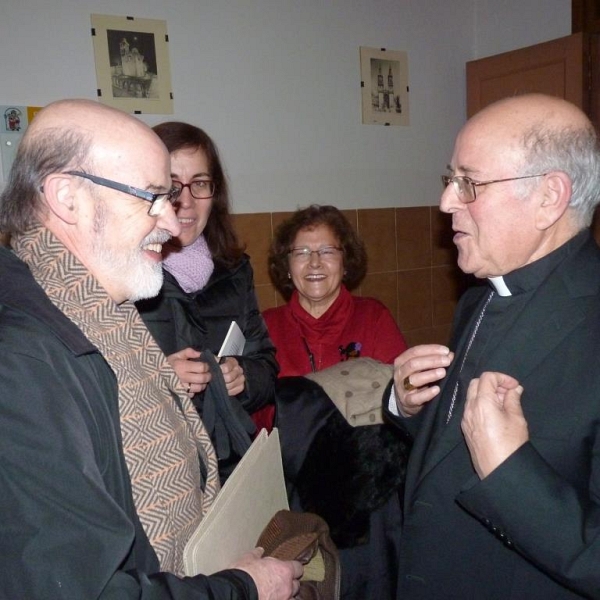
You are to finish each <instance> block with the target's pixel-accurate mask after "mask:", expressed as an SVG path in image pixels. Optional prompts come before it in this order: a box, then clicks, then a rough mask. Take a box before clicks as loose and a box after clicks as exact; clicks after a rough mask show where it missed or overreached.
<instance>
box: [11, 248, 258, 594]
mask: <svg viewBox="0 0 600 600" xmlns="http://www.w3.org/2000/svg"><path fill="white" fill-rule="evenodd" d="M0 356H1V357H2V360H0V415H1V416H2V417H1V418H0V456H1V457H2V460H1V461H0V490H1V491H0V556H2V577H1V578H0V596H1V597H2V598H11V599H12V598H27V600H37V599H39V600H47V599H50V598H61V599H63V600H82V599H83V598H85V599H86V600H87V599H89V600H92V599H105V598H106V599H108V598H111V599H112V598H117V597H118V598H123V599H124V600H125V599H127V598H131V599H133V598H135V599H137V600H192V599H205V600H208V599H209V598H210V599H211V600H232V599H244V600H245V599H248V600H254V599H255V598H256V597H257V594H256V588H255V586H254V584H253V582H252V580H251V579H250V578H249V577H248V576H247V575H246V574H245V573H243V572H241V571H224V572H222V573H220V574H217V575H213V576H211V577H203V576H198V577H194V578H187V579H185V580H184V579H178V578H177V577H175V576H174V575H171V574H169V573H159V572H158V570H159V565H158V560H157V557H156V554H155V552H154V550H153V548H152V546H151V545H150V543H149V542H148V539H147V537H146V535H145V533H144V530H143V529H142V527H141V525H140V523H139V520H138V518H137V514H136V511H135V506H134V502H133V497H132V493H131V484H130V480H129V474H128V471H127V467H126V464H125V459H124V456H123V451H122V445H121V431H120V425H119V402H118V390H117V381H116V378H115V376H114V373H113V372H112V370H111V368H110V367H109V365H108V363H107V362H106V361H105V360H104V358H103V357H102V355H101V354H100V353H99V352H98V350H97V349H96V348H95V347H94V346H93V345H92V344H91V343H90V342H89V341H88V340H87V338H86V337H85V336H84V335H83V334H82V332H81V331H80V330H79V329H78V328H77V327H76V326H75V325H74V324H73V322H72V321H70V320H69V319H67V317H65V316H64V315H63V313H62V312H60V311H59V310H58V309H57V308H56V307H55V306H54V305H53V304H52V303H51V302H50V301H49V299H48V297H47V296H46V295H45V294H44V292H43V290H42V289H41V288H40V287H39V286H38V284H37V283H36V282H35V281H34V279H33V278H32V277H31V274H30V273H29V270H28V269H27V267H26V265H25V264H24V263H23V262H21V261H20V260H19V259H17V258H16V257H15V256H14V255H13V254H12V253H11V252H10V251H9V250H8V249H6V248H0Z"/></svg>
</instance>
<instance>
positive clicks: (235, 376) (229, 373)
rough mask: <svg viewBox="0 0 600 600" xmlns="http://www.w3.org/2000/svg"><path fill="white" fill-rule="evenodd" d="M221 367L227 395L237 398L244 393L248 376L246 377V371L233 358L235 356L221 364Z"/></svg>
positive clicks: (229, 357)
mask: <svg viewBox="0 0 600 600" xmlns="http://www.w3.org/2000/svg"><path fill="white" fill-rule="evenodd" d="M220 367H221V372H222V373H223V379H224V380H225V387H226V388H227V393H228V394H229V395H230V396H235V395H236V394H240V393H241V392H243V391H244V386H245V385H246V376H245V375H244V369H242V366H241V365H240V363H239V362H238V361H237V359H235V358H233V356H228V357H227V358H225V360H224V361H223V362H222V363H221V364H220Z"/></svg>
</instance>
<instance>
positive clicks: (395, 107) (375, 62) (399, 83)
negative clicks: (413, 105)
mask: <svg viewBox="0 0 600 600" xmlns="http://www.w3.org/2000/svg"><path fill="white" fill-rule="evenodd" d="M360 77H361V91H362V122H363V123H364V124H367V125H409V124H410V121H409V112H408V91H409V88H408V57H407V54H406V52H398V51H393V50H387V49H386V48H368V47H366V46H361V47H360Z"/></svg>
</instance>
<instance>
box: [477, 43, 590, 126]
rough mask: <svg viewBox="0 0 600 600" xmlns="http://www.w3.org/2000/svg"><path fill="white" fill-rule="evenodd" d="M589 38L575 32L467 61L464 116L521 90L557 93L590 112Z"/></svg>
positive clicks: (521, 91)
mask: <svg viewBox="0 0 600 600" xmlns="http://www.w3.org/2000/svg"><path fill="white" fill-rule="evenodd" d="M590 37H591V36H589V35H588V34H585V33H576V34H573V35H569V36H567V37H563V38H558V39H556V40H552V41H550V42H544V43H542V44H536V45H535V46H529V47H527V48H520V49H519V50H513V51H511V52H504V53H503V54H497V55H495V56H490V57H488V58H481V59H479V60H473V61H470V62H468V63H467V116H468V117H471V116H472V115H474V114H475V113H476V112H477V111H478V110H480V109H481V108H483V107H484V106H487V105H488V104H490V103H492V102H494V101H495V100H499V99H500V98H505V97H507V96H513V95H515V94H522V93H525V92H542V93H545V94H550V95H552V96H560V97H561V98H565V99H566V100H570V101H571V102H573V103H574V104H576V105H577V106H579V107H580V108H582V109H583V110H584V111H586V112H587V113H588V114H590V109H591V100H590V96H589V88H590V87H591V81H590V69H589V66H590V49H589V44H590ZM590 116H591V114H590Z"/></svg>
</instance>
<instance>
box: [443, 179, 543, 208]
mask: <svg viewBox="0 0 600 600" xmlns="http://www.w3.org/2000/svg"><path fill="white" fill-rule="evenodd" d="M544 175H547V173H540V174H538V175H522V176H521V177H507V178H506V179H490V180H489V181H475V180H474V179H471V178H470V177H467V176H466V175H454V177H450V176H449V175H442V184H443V185H444V188H447V187H448V186H449V185H450V184H452V185H453V186H454V191H455V192H456V195H457V196H458V199H459V200H460V201H461V202H462V203H463V204H470V203H471V202H475V200H476V199H477V188H478V187H479V186H480V185H490V184H491V183H501V182H503V181H517V179H533V178H534V177H544Z"/></svg>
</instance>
